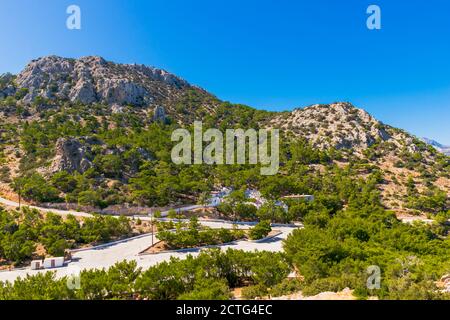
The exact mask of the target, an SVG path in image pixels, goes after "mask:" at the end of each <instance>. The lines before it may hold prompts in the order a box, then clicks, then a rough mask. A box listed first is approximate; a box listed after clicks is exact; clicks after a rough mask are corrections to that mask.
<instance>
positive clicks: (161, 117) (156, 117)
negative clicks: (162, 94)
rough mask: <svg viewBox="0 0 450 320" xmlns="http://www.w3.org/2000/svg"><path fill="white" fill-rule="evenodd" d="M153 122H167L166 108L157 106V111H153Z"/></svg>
mask: <svg viewBox="0 0 450 320" xmlns="http://www.w3.org/2000/svg"><path fill="white" fill-rule="evenodd" d="M153 121H161V122H165V121H166V111H165V110H164V107H161V106H157V107H156V108H155V110H153Z"/></svg>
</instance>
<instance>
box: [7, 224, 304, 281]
mask: <svg viewBox="0 0 450 320" xmlns="http://www.w3.org/2000/svg"><path fill="white" fill-rule="evenodd" d="M201 223H202V224H204V225H206V226H209V227H212V228H221V227H224V228H231V227H232V224H230V223H224V222H203V221H202V222H201ZM248 227H249V226H247V225H240V226H239V228H248ZM274 229H276V230H280V231H281V232H282V233H281V234H280V235H278V236H276V237H274V238H272V239H267V240H265V241H263V242H259V243H255V242H251V241H237V242H235V243H233V244H227V245H223V246H219V247H220V248H221V249H222V250H226V249H228V248H232V249H240V250H245V251H254V250H261V251H262V250H266V251H281V250H282V241H283V239H285V238H286V237H287V236H288V235H289V234H290V233H291V232H292V231H293V230H294V229H295V228H293V227H276V228H274ZM155 238H156V236H155ZM155 240H156V239H155ZM151 241H152V236H151V235H148V236H144V237H141V238H138V239H132V240H130V241H127V242H123V243H119V244H115V245H111V246H109V247H105V248H101V249H91V250H87V251H81V252H76V253H73V255H72V258H73V259H72V262H70V263H69V264H68V265H66V266H64V267H62V268H56V269H52V271H55V272H56V275H57V277H62V276H65V275H71V274H73V273H74V272H77V271H79V270H84V269H102V268H108V267H110V266H112V265H114V264H115V263H116V262H120V261H123V260H127V261H130V260H135V261H136V262H137V264H138V267H141V268H142V269H144V270H145V269H147V268H149V267H151V266H153V265H155V264H157V263H159V262H162V261H166V260H169V259H170V257H179V258H185V257H186V256H187V255H188V254H191V255H194V256H195V255H197V254H198V253H199V252H200V251H201V249H192V250H190V251H187V252H167V253H159V254H153V255H143V256H139V255H138V253H139V252H141V251H143V250H145V249H146V248H148V247H149V246H150V245H151ZM47 271H49V270H39V271H36V270H31V269H30V268H26V269H21V270H13V271H2V272H0V281H10V282H12V281H14V280H15V279H16V278H18V277H21V278H24V277H25V276H26V275H27V274H29V275H33V274H36V273H38V272H47Z"/></svg>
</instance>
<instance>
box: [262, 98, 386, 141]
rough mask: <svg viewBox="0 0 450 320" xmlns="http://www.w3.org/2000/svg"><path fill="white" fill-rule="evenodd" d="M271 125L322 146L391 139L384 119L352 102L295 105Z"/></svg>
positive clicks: (277, 117) (275, 118)
mask: <svg viewBox="0 0 450 320" xmlns="http://www.w3.org/2000/svg"><path fill="white" fill-rule="evenodd" d="M270 125H271V126H272V127H278V128H282V129H285V130H289V131H291V132H293V133H294V134H296V135H298V136H301V137H303V138H305V139H307V140H308V141H310V142H312V143H313V144H315V145H316V146H318V147H321V148H328V147H336V148H338V149H343V148H347V149H349V148H357V149H365V148H367V147H370V146H371V145H373V144H374V143H375V142H377V141H387V140H389V139H391V136H390V135H389V133H388V132H387V131H386V129H385V126H384V125H383V124H382V123H381V122H379V121H377V120H376V119H374V118H373V117H372V116H371V115H370V114H368V113H367V112H366V111H364V110H362V109H357V108H355V107H354V106H353V105H351V104H350V103H334V104H330V105H313V106H310V107H307V108H303V109H295V110H294V111H292V112H290V113H284V114H280V115H278V116H275V117H274V119H273V120H272V121H271V122H270Z"/></svg>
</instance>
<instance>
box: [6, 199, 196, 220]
mask: <svg viewBox="0 0 450 320" xmlns="http://www.w3.org/2000/svg"><path fill="white" fill-rule="evenodd" d="M0 204H4V205H6V206H9V207H14V208H16V207H18V206H19V203H18V202H15V201H11V200H8V199H5V198H2V197H0ZM22 206H27V207H29V208H32V209H37V210H39V211H43V212H53V213H55V214H58V215H62V216H65V215H69V214H71V215H73V216H76V217H92V214H91V213H88V212H82V211H74V210H59V209H51V208H43V207H37V206H30V205H26V204H22ZM201 207H202V206H200V205H187V206H185V207H181V208H178V209H176V211H189V210H194V209H198V208H201ZM169 211H170V210H166V211H162V212H161V215H162V216H163V217H164V216H167V214H168V213H169ZM136 217H137V216H136Z"/></svg>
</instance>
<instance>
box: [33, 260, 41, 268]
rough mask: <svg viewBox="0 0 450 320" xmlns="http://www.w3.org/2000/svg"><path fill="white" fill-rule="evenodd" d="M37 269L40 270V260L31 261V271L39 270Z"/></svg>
mask: <svg viewBox="0 0 450 320" xmlns="http://www.w3.org/2000/svg"><path fill="white" fill-rule="evenodd" d="M39 269H42V260H33V261H31V270H39Z"/></svg>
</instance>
